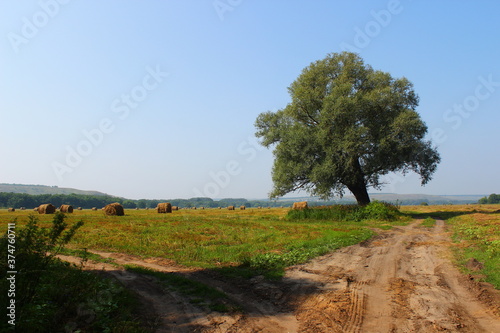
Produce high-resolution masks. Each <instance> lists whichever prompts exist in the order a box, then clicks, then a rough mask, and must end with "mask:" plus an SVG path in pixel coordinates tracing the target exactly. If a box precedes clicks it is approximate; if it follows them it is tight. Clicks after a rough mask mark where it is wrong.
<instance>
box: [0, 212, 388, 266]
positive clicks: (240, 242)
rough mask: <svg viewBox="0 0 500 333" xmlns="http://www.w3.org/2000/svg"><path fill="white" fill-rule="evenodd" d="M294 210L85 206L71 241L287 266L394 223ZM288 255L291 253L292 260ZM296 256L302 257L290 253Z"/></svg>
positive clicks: (71, 217) (5, 218)
mask: <svg viewBox="0 0 500 333" xmlns="http://www.w3.org/2000/svg"><path fill="white" fill-rule="evenodd" d="M288 210H289V209H286V208H271V209H267V208H264V209H257V208H252V209H246V210H235V211H229V210H226V209H222V210H219V209H204V210H188V209H181V210H179V211H174V212H173V213H171V214H158V213H156V211H154V210H126V212H125V214H126V215H125V216H105V215H104V214H103V213H102V212H101V211H91V210H82V211H75V212H74V213H73V214H67V219H66V222H67V223H68V224H69V225H71V224H74V223H76V222H77V221H79V220H82V221H84V225H83V227H81V228H80V230H79V231H78V232H77V234H76V236H75V237H74V238H73V240H72V242H71V243H70V244H69V247H70V248H73V249H83V248H87V249H94V250H104V251H112V252H122V253H127V254H133V255H139V256H142V257H162V258H168V259H172V260H174V261H175V262H176V263H178V264H181V265H187V266H195V267H202V268H220V267H231V266H238V265H242V264H244V263H247V264H248V265H250V266H251V265H252V264H254V266H255V265H260V266H263V265H264V266H265V265H266V264H269V263H268V262H266V261H269V260H275V261H276V260H278V261H280V260H281V261H283V265H284V264H286V263H294V262H296V261H304V260H306V259H308V258H310V257H314V256H317V255H319V254H322V253H325V252H327V251H329V250H332V249H335V248H339V247H342V246H347V245H350V244H355V243H358V242H360V241H363V240H365V239H367V238H369V237H370V236H371V235H372V234H373V231H371V230H370V229H368V228H366V226H381V227H387V225H388V222H383V221H378V222H376V221H371V222H370V221H366V222H362V223H353V222H329V221H314V220H308V221H306V222H304V221H289V220H287V219H285V216H286V214H287V212H288ZM29 214H33V213H32V212H27V211H16V212H12V213H8V212H7V211H6V210H2V211H0V221H2V228H4V227H5V224H6V222H10V221H11V220H12V219H13V218H14V217H17V218H18V225H19V226H21V225H22V224H23V223H25V220H26V219H27V216H28V215H29ZM36 216H37V217H38V218H39V225H40V226H48V225H49V224H50V221H52V216H51V215H38V214H36ZM2 231H3V230H2ZM285 254H286V255H285ZM283 255H285V256H288V257H287V259H286V260H285V259H283ZM294 255H295V256H297V257H298V258H290V256H294ZM252 260H253V261H255V260H257V261H258V262H259V264H257V263H255V262H253V261H252ZM283 265H278V266H283Z"/></svg>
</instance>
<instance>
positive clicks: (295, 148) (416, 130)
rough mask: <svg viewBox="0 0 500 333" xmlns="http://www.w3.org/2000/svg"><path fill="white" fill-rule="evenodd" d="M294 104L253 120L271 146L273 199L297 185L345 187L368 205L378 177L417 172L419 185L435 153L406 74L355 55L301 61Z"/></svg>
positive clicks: (313, 189) (322, 191)
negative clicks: (372, 64)
mask: <svg viewBox="0 0 500 333" xmlns="http://www.w3.org/2000/svg"><path fill="white" fill-rule="evenodd" d="M288 90H289V93H290V96H291V102H290V103H289V104H288V105H287V106H286V107H285V108H283V109H281V110H278V111H276V112H270V111H269V112H264V113H261V114H260V115H259V116H258V117H257V120H256V122H255V126H256V129H257V132H256V136H257V137H259V138H261V140H262V141H261V144H262V145H264V146H265V147H268V148H269V147H273V148H274V156H275V160H274V165H273V170H272V178H273V183H274V188H273V190H272V192H271V194H270V197H272V198H273V197H280V196H283V195H285V194H287V193H290V192H293V191H295V190H298V189H303V190H306V191H307V192H309V193H310V194H311V195H317V196H319V197H321V198H323V199H328V198H331V197H333V196H334V195H339V196H342V195H343V194H344V193H345V190H346V189H348V190H350V191H351V192H352V193H353V195H354V196H355V197H356V200H357V201H358V203H359V204H362V205H364V204H368V203H369V202H370V198H369V196H368V191H367V188H368V187H374V188H380V186H381V185H382V184H381V176H383V175H386V174H388V173H390V172H402V173H403V174H406V173H407V172H409V171H414V172H416V173H417V174H419V175H420V177H421V182H422V185H424V184H426V183H428V182H429V181H430V180H431V177H432V174H433V173H434V172H435V170H436V167H437V164H438V163H439V162H440V157H439V154H438V152H437V151H436V149H435V148H433V147H432V145H431V142H430V141H426V140H425V139H424V136H425V134H426V132H427V126H426V125H425V123H424V122H423V121H422V120H421V119H420V116H419V114H418V113H417V112H416V108H417V106H418V96H417V95H416V93H415V92H414V90H413V85H412V83H411V82H410V81H408V80H407V79H406V78H404V77H403V78H399V79H395V78H393V77H392V76H391V75H390V74H389V73H386V72H382V71H378V70H373V69H372V68H371V67H370V66H369V65H366V64H364V62H363V60H362V59H361V58H360V57H359V56H358V55H357V54H354V53H350V52H343V53H332V54H329V55H328V56H327V57H326V58H325V59H322V60H318V61H316V62H313V63H311V64H310V65H309V66H308V67H306V68H305V69H304V70H303V71H302V73H301V74H300V75H299V77H298V78H297V79H296V80H295V81H294V82H293V83H292V84H291V85H290V87H289V88H288Z"/></svg>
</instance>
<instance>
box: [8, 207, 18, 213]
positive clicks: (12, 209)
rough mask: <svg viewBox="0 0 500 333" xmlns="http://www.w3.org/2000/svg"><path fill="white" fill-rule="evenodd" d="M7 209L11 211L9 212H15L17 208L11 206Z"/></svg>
mask: <svg viewBox="0 0 500 333" xmlns="http://www.w3.org/2000/svg"><path fill="white" fill-rule="evenodd" d="M7 211H9V212H15V211H16V209H15V208H9V209H7Z"/></svg>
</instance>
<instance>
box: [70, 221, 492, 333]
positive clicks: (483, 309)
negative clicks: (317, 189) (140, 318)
mask: <svg viewBox="0 0 500 333" xmlns="http://www.w3.org/2000/svg"><path fill="white" fill-rule="evenodd" d="M420 223H421V221H419V220H416V221H414V222H413V223H412V224H410V225H408V226H403V227H395V228H393V229H392V230H389V231H383V232H381V233H380V234H379V235H378V236H376V237H374V238H373V239H371V240H370V241H367V242H364V243H361V244H358V245H354V246H350V247H347V248H343V249H341V250H339V251H336V252H333V253H331V254H328V255H325V256H322V257H318V258H316V259H314V260H312V261H310V262H308V263H306V264H303V265H297V266H293V267H290V268H288V269H287V271H286V275H285V277H284V278H283V280H282V281H279V282H269V281H265V280H264V279H263V278H262V277H255V278H253V279H251V280H250V281H235V280H228V279H226V278H224V277H222V276H219V275H218V274H216V273H214V272H212V271H208V270H197V269H190V268H185V267H181V266H178V265H175V264H174V263H173V262H171V261H169V260H165V259H148V260H142V259H140V258H139V257H135V256H130V255H125V254H117V253H105V252H98V251H92V252H95V253H97V254H100V255H101V256H103V257H110V258H113V259H114V260H115V262H116V263H118V264H135V265H140V266H144V267H149V268H153V269H156V270H159V271H163V272H175V273H176V274H181V275H183V276H185V277H187V278H190V279H193V280H196V281H200V282H203V283H205V284H207V285H210V286H212V287H215V288H217V289H219V290H221V291H223V292H224V293H226V294H227V295H228V297H229V298H230V300H231V302H233V303H234V304H236V305H238V306H239V307H240V308H241V309H242V311H241V312H238V313H229V314H221V313H217V312H212V311H209V310H207V309H200V308H198V307H196V306H194V305H192V304H191V303H190V302H189V300H188V299H186V298H185V297H183V296H182V295H180V294H178V293H177V292H174V291H170V290H165V289H164V288H161V287H160V286H159V284H158V282H157V281H156V280H155V279H154V278H152V277H148V276H143V275H141V274H136V273H132V272H128V271H124V270H122V269H118V268H116V267H115V266H112V265H109V264H102V263H92V262H87V264H86V266H85V269H90V270H103V271H105V272H106V274H110V275H112V276H113V277H115V278H116V279H117V280H118V281H120V282H121V283H122V284H123V285H124V286H125V287H127V288H129V289H130V290H132V291H133V292H135V293H136V294H137V295H138V296H139V299H140V300H141V302H142V303H143V304H144V306H143V308H144V312H145V315H147V316H148V317H149V318H155V321H156V322H157V330H156V332H270V333H274V332H276V333H278V332H280V333H281V332H333V333H335V332H347V333H349V332H353V333H354V332H368V333H376V332H381V333H387V332H443V331H445V332H471V333H472V332H474V333H479V332H491V333H494V332H495V333H496V332H500V292H499V291H497V290H495V289H493V288H492V287H491V286H490V285H488V284H486V283H480V282H477V281H476V280H475V278H474V277H473V276H466V275H463V274H460V273H459V272H458V270H457V269H456V268H454V267H453V266H452V265H451V263H450V260H449V258H450V253H449V249H448V246H449V244H450V240H449V235H448V234H447V233H446V231H445V227H444V222H443V221H441V220H438V221H437V223H436V226H435V227H434V228H425V227H421V226H420ZM61 258H62V259H64V260H67V261H72V262H75V263H76V262H79V259H78V258H73V257H67V256H61Z"/></svg>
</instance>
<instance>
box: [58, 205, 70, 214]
mask: <svg viewBox="0 0 500 333" xmlns="http://www.w3.org/2000/svg"><path fill="white" fill-rule="evenodd" d="M59 210H60V211H61V212H62V213H73V206H71V205H61V207H59Z"/></svg>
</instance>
